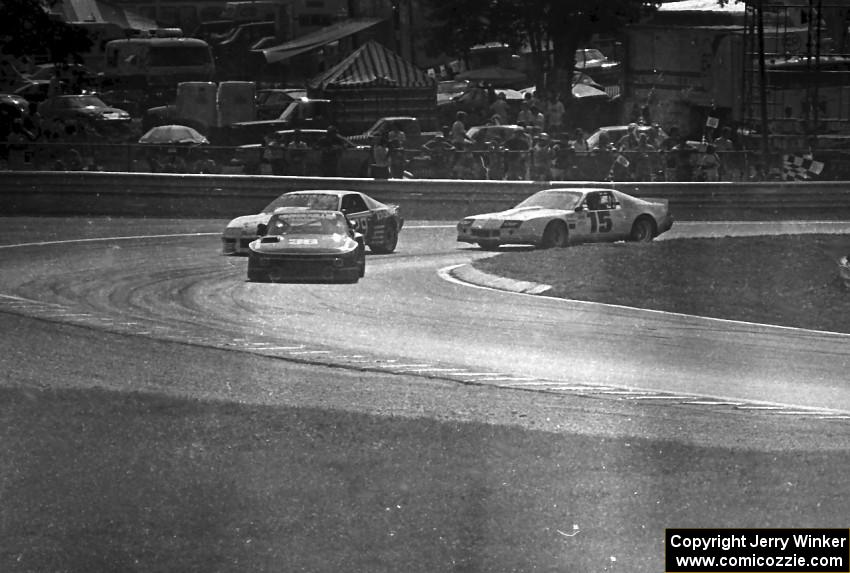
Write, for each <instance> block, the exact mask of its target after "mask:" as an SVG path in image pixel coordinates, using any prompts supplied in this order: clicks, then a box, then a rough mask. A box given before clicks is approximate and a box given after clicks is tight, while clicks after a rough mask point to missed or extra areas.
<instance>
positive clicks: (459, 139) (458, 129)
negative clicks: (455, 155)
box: [450, 111, 466, 148]
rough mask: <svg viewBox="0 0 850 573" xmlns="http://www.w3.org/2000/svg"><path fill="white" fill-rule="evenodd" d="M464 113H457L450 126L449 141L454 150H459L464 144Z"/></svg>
mask: <svg viewBox="0 0 850 573" xmlns="http://www.w3.org/2000/svg"><path fill="white" fill-rule="evenodd" d="M465 121H466V112H463V111H459V112H457V114H456V115H455V121H454V123H453V124H452V128H451V136H450V141H451V144H452V145H453V146H455V148H460V147H462V146H463V144H464V143H466V125H465V124H464V122H465Z"/></svg>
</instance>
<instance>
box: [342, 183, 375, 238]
mask: <svg viewBox="0 0 850 573" xmlns="http://www.w3.org/2000/svg"><path fill="white" fill-rule="evenodd" d="M340 210H341V211H342V212H343V214H344V215H345V216H346V217H348V220H349V221H351V224H352V226H353V227H354V229H355V230H356V231H357V232H358V233H360V234H361V235H363V237H364V238H365V239H366V241H368V240H369V239H370V238H371V233H372V232H373V231H374V225H375V222H374V221H373V217H374V215H373V213H372V212H371V211H370V210H369V207H368V206H367V205H366V201H364V200H363V197H361V196H360V194H359V193H346V194H345V195H343V197H342V203H341V205H340Z"/></svg>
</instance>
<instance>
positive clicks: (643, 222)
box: [629, 217, 655, 243]
mask: <svg viewBox="0 0 850 573" xmlns="http://www.w3.org/2000/svg"><path fill="white" fill-rule="evenodd" d="M654 237H655V222H654V221H653V220H652V219H651V218H649V217H638V219H637V220H635V222H634V224H633V225H632V232H631V233H630V234H629V239H630V240H632V241H634V242H636V243H649V242H650V241H652V239H653V238H654Z"/></svg>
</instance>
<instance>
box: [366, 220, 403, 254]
mask: <svg viewBox="0 0 850 573" xmlns="http://www.w3.org/2000/svg"><path fill="white" fill-rule="evenodd" d="M397 246H398V227H396V224H395V223H387V224H386V225H385V226H384V238H383V239H382V240H381V243H380V244H377V245H369V250H371V251H372V252H373V253H376V254H379V255H386V254H389V253H392V252H393V251H395V248H396V247H397Z"/></svg>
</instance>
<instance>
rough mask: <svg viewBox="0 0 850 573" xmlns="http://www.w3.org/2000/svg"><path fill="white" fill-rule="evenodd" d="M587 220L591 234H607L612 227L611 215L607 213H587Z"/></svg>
mask: <svg viewBox="0 0 850 573" xmlns="http://www.w3.org/2000/svg"><path fill="white" fill-rule="evenodd" d="M587 218H588V219H590V232H591V233H607V232H609V231H610V230H611V227H612V226H613V225H614V222H613V221H611V213H609V212H608V211H589V212H588V213H587Z"/></svg>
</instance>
